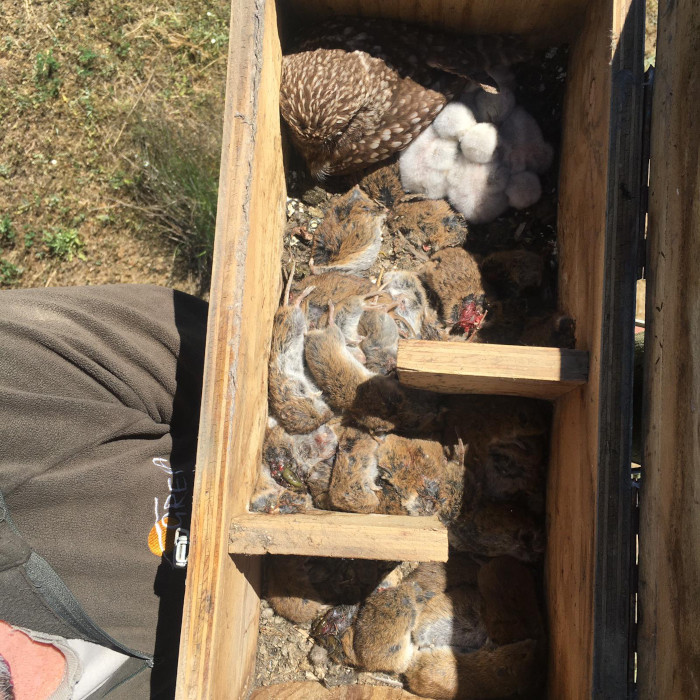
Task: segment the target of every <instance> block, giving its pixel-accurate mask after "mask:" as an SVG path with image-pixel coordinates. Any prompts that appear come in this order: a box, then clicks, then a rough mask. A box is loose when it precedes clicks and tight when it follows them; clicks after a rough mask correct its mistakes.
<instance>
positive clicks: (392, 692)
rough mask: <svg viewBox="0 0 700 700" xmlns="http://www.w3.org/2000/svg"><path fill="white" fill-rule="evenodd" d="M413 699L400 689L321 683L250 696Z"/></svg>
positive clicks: (253, 699)
mask: <svg viewBox="0 0 700 700" xmlns="http://www.w3.org/2000/svg"><path fill="white" fill-rule="evenodd" d="M411 698H418V696H417V695H413V694H412V693H409V692H407V691H405V690H401V689H400V688H387V687H383V686H369V685H346V686H340V687H338V688H325V687H324V686H322V685H321V684H320V683H314V682H308V683H305V682H297V683H280V684H278V685H271V686H268V687H266V688H259V689H258V690H256V691H255V692H254V693H253V694H252V695H251V696H250V700H411ZM424 700H425V699H424ZM427 700H430V699H429V698H428V699H427Z"/></svg>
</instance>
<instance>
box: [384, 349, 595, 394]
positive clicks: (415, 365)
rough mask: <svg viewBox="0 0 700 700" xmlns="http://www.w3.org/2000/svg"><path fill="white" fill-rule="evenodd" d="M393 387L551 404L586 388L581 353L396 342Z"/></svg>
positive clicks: (585, 366) (584, 357)
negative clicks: (400, 385) (396, 381)
mask: <svg viewBox="0 0 700 700" xmlns="http://www.w3.org/2000/svg"><path fill="white" fill-rule="evenodd" d="M396 368H397V371H398V376H399V381H400V382H401V383H403V384H407V385H409V386H413V387H417V388H419V389H430V390H431V391H437V392H440V393H445V394H505V395H508V396H531V397H533V398H538V399H554V398H556V397H557V396H561V395H562V394H565V393H566V392H568V391H571V390H572V389H576V388H577V387H579V386H581V385H582V384H584V383H585V382H586V379H587V377H588V353H587V352H584V351H582V350H562V349H559V348H539V347H526V346H522V345H485V344H480V343H444V342H439V341H430V340H401V341H399V353H398V358H397V363H396Z"/></svg>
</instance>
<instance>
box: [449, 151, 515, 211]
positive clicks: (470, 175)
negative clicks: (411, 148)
mask: <svg viewBox="0 0 700 700" xmlns="http://www.w3.org/2000/svg"><path fill="white" fill-rule="evenodd" d="M509 175H510V173H509V170H508V168H507V167H506V166H504V165H503V164H501V163H470V162H469V161H467V160H466V158H460V159H459V160H458V162H457V163H456V164H455V165H454V166H453V168H452V170H450V173H449V175H448V177H447V197H448V199H449V201H450V204H451V205H452V206H453V207H454V208H455V209H456V210H457V211H459V212H461V213H462V214H463V215H464V218H465V219H466V220H467V221H469V222H471V223H475V224H484V223H488V222H489V221H493V220H494V219H496V218H498V217H499V216H500V215H501V214H502V213H503V212H504V211H505V210H506V209H507V208H508V198H507V197H506V194H505V191H504V190H505V187H506V185H507V184H508V179H509Z"/></svg>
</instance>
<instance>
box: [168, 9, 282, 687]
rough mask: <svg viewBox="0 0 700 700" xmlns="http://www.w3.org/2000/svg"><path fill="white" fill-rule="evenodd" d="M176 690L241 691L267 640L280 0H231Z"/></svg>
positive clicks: (278, 238) (278, 243)
mask: <svg viewBox="0 0 700 700" xmlns="http://www.w3.org/2000/svg"><path fill="white" fill-rule="evenodd" d="M229 47H230V48H229V58H228V75H227V86H226V107H225V114H224V134H223V148H222V159H221V175H220V183H219V201H218V215H217V226H216V238H215V248H214V268H213V274H212V286H211V301H210V306H209V330H208V334H207V355H206V360H205V374H204V390H203V398H202V413H201V419H200V433H199V447H198V454H197V471H196V480H195V492H194V504H193V517H192V527H191V538H192V539H191V548H190V555H189V564H188V576H187V589H186V597H185V608H184V621H183V628H182V638H181V643H180V663H179V669H178V687H177V697H178V698H180V699H181V700H184V699H185V698H188V699H190V698H207V699H214V698H242V697H244V695H245V692H246V688H247V685H248V683H249V678H250V676H251V674H252V670H253V666H254V662H255V651H256V644H257V625H258V610H259V589H260V571H261V563H260V559H259V558H258V557H231V556H229V553H228V525H229V522H230V521H231V519H232V518H233V517H234V516H235V515H238V514H240V513H243V512H245V510H246V508H247V505H248V502H249V499H250V496H251V494H252V490H253V487H254V484H255V480H256V477H257V471H258V465H259V459H260V450H261V447H262V440H263V435H264V430H265V422H266V416H267V361H268V353H269V343H270V333H271V328H272V317H273V315H274V312H275V309H276V308H277V305H278V302H279V292H280V273H279V269H280V259H281V254H282V228H283V225H284V220H285V209H284V206H285V186H284V174H283V170H282V159H281V157H280V149H281V135H280V123H279V106H278V94H279V80H280V65H281V50H280V46H279V40H278V35H277V20H276V15H275V3H274V2H267V3H264V2H263V0H236V2H234V3H233V9H232V20H231V31H230V43H229Z"/></svg>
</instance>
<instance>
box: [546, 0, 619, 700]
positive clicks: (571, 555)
mask: <svg viewBox="0 0 700 700" xmlns="http://www.w3.org/2000/svg"><path fill="white" fill-rule="evenodd" d="M629 7H630V2H628V1H627V0H593V1H592V2H590V3H589V4H588V8H587V13H586V17H585V20H584V22H583V23H582V25H581V26H580V34H579V36H578V37H577V40H576V41H575V43H574V44H573V46H572V47H571V50H570V54H569V67H568V74H567V91H566V97H565V103H564V117H563V122H564V123H563V134H562V142H561V148H560V151H561V163H560V183H559V219H558V245H559V305H560V307H561V308H562V310H563V311H565V312H566V313H568V314H569V315H571V316H573V318H575V319H576V347H577V349H581V350H587V351H588V353H589V374H588V383H587V384H586V385H585V386H584V387H582V388H581V389H577V390H575V391H572V392H569V393H568V394H565V395H564V396H562V397H561V398H559V399H558V400H557V401H556V404H555V412H554V421H553V426H552V447H551V456H550V467H549V473H548V483H547V537H548V539H547V554H546V561H545V581H546V594H547V595H546V600H547V607H548V619H549V638H550V643H549V667H548V678H549V683H548V685H549V689H548V693H549V697H551V698H564V697H565V698H571V699H572V700H573V699H575V698H581V699H583V698H586V699H588V698H591V697H592V694H593V673H594V670H593V667H594V649H595V645H594V637H595V634H596V630H595V616H596V605H597V604H598V602H599V601H598V600H597V599H596V596H595V576H596V560H597V557H598V555H599V554H600V552H598V551H597V549H596V531H597V527H598V523H597V515H598V505H599V504H598V499H597V494H598V488H599V467H600V464H599V461H600V458H601V453H600V431H601V423H600V410H601V406H600V400H601V385H602V382H603V381H604V380H605V373H606V372H607V371H608V367H607V365H606V366H605V367H604V366H603V364H602V363H603V358H602V354H601V353H602V342H603V338H602V328H603V324H604V320H606V317H607V315H608V314H609V313H610V309H606V308H605V307H604V294H603V291H604V286H605V279H606V277H605V275H606V253H607V250H606V231H607V227H608V226H609V225H610V222H609V221H608V218H607V211H608V207H609V205H610V203H609V201H608V200H609V196H610V193H609V189H610V187H612V186H613V181H612V180H610V179H609V178H610V177H612V176H611V170H610V166H611V163H610V161H609V153H610V144H611V136H612V134H611V111H612V99H613V94H614V90H613V80H614V79H615V78H616V77H617V76H615V75H614V73H613V64H614V58H615V53H616V51H617V49H618V43H619V40H620V36H621V34H622V32H623V29H624V26H625V22H626V21H627V15H628V11H629ZM616 498H617V497H616V496H615V495H611V499H616ZM615 502H616V501H615ZM624 556H625V552H618V557H624ZM626 602H627V601H622V604H626ZM618 604H620V603H619V602H618ZM624 640H626V635H625V636H624V637H623V641H624ZM623 658H624V657H623ZM603 661H605V660H603ZM613 661H615V659H613ZM596 697H597V696H596ZM601 697H618V696H616V695H614V694H613V695H610V696H608V695H604V696H601Z"/></svg>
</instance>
